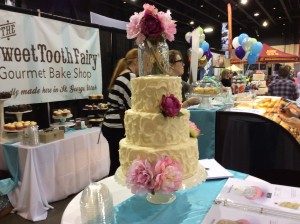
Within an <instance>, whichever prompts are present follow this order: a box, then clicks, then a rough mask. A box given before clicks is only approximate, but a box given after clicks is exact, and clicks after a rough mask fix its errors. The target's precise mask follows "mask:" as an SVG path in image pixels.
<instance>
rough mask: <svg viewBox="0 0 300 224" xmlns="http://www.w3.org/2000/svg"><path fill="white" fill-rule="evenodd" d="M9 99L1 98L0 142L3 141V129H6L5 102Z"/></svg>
mask: <svg viewBox="0 0 300 224" xmlns="http://www.w3.org/2000/svg"><path fill="white" fill-rule="evenodd" d="M5 100H7V99H0V142H3V141H4V139H3V130H4V102H5Z"/></svg>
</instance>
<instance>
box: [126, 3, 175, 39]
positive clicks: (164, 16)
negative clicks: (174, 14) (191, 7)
mask: <svg viewBox="0 0 300 224" xmlns="http://www.w3.org/2000/svg"><path fill="white" fill-rule="evenodd" d="M143 8H144V11H143V12H140V13H136V12H135V13H134V15H132V16H131V17H130V19H129V23H128V24H127V25H126V30H127V38H128V39H133V38H136V43H137V44H142V43H143V41H144V40H146V39H147V38H154V39H161V38H167V39H168V40H169V41H173V40H174V34H175V33H176V24H175V21H174V20H172V18H171V12H170V11H169V10H167V12H166V13H164V12H158V10H157V8H156V7H155V6H153V5H149V4H144V5H143Z"/></svg>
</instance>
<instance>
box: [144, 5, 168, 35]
mask: <svg viewBox="0 0 300 224" xmlns="http://www.w3.org/2000/svg"><path fill="white" fill-rule="evenodd" d="M140 25H141V32H142V33H143V34H144V35H145V37H146V38H148V37H151V38H155V39H159V38H161V34H162V31H163V28H162V26H161V22H160V20H159V19H158V17H157V15H153V14H152V13H151V12H150V11H148V10H146V12H145V15H144V17H143V18H142V19H141V22H140Z"/></svg>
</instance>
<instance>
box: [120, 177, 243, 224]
mask: <svg viewBox="0 0 300 224" xmlns="http://www.w3.org/2000/svg"><path fill="white" fill-rule="evenodd" d="M230 172H231V173H233V174H234V177H235V178H240V179H245V178H246V177H247V176H248V175H247V174H244V173H239V172H236V171H230ZM226 181H227V179H221V180H209V181H206V182H204V183H203V184H200V185H198V186H196V187H193V188H192V189H189V190H184V191H178V192H176V200H175V201H174V202H173V203H171V204H167V205H154V204H151V203H149V202H148V201H147V199H146V198H145V197H140V196H138V195H134V196H132V197H130V198H129V199H127V200H126V201H124V202H122V203H120V204H119V205H117V206H115V215H116V224H128V223H130V224H152V223H159V224H169V223H172V224H179V223H180V224H197V223H201V221H202V220H203V219H204V217H205V215H206V213H207V212H208V210H209V209H210V207H211V205H212V204H213V202H214V200H215V199H216V197H217V195H218V194H219V192H220V191H221V189H222V188H223V186H224V184H225V183H226Z"/></svg>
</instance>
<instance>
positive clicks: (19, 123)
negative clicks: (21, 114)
mask: <svg viewBox="0 0 300 224" xmlns="http://www.w3.org/2000/svg"><path fill="white" fill-rule="evenodd" d="M16 129H17V130H22V129H23V123H22V122H18V123H16Z"/></svg>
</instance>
